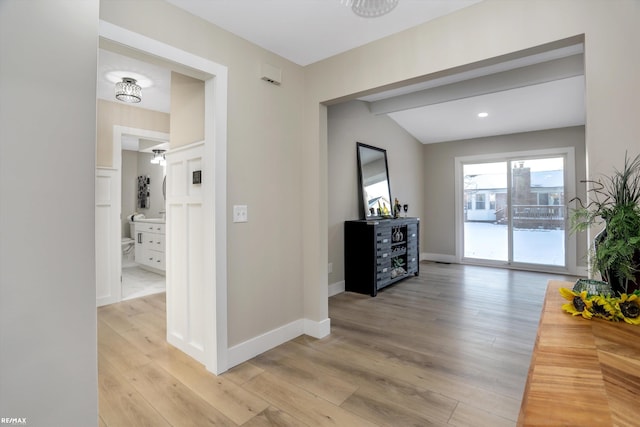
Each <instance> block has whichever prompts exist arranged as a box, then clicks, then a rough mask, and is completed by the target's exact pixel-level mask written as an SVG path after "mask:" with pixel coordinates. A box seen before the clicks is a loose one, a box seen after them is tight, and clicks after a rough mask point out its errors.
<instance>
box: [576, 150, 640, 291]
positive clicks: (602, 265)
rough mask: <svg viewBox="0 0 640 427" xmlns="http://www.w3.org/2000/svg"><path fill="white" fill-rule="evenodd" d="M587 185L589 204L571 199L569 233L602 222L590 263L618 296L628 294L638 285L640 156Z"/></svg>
mask: <svg viewBox="0 0 640 427" xmlns="http://www.w3.org/2000/svg"><path fill="white" fill-rule="evenodd" d="M583 182H586V183H588V184H589V185H590V188H588V190H587V193H589V195H591V198H590V201H589V203H588V204H586V205H585V204H584V203H583V202H582V200H581V199H580V198H577V197H576V198H574V199H572V201H573V200H576V201H577V202H578V207H577V208H576V209H574V210H572V212H571V216H570V219H571V230H572V232H576V231H585V230H587V229H588V228H589V227H591V226H592V225H594V224H601V223H602V222H604V229H603V230H602V231H601V232H600V233H599V234H598V235H596V237H595V238H594V248H593V250H592V251H591V257H590V263H591V267H592V271H593V270H597V271H599V272H600V275H601V276H602V279H603V280H604V281H606V282H608V283H609V285H610V286H611V288H612V289H613V290H614V291H615V292H617V293H618V294H623V293H631V292H633V291H634V290H636V289H638V288H639V285H640V206H639V203H640V155H637V156H636V157H635V158H634V159H633V160H630V159H629V158H628V157H627V154H626V153H625V158H624V167H623V168H622V170H614V173H613V174H612V175H611V176H605V177H603V178H600V179H597V180H586V181H583Z"/></svg>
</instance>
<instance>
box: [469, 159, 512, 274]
mask: <svg viewBox="0 0 640 427" xmlns="http://www.w3.org/2000/svg"><path fill="white" fill-rule="evenodd" d="M507 170H508V169H507V162H496V163H476V164H465V165H463V179H464V190H463V191H464V194H463V198H464V205H463V206H464V230H463V233H464V257H465V258H474V259H483V260H491V261H504V262H507V261H508V260H509V234H508V215H507V212H508V207H507V188H508V184H507V178H508V177H507Z"/></svg>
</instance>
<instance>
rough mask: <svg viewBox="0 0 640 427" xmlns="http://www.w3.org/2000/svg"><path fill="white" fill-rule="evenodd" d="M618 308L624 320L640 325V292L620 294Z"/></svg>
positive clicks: (619, 314)
mask: <svg viewBox="0 0 640 427" xmlns="http://www.w3.org/2000/svg"><path fill="white" fill-rule="evenodd" d="M616 309H617V310H618V316H620V317H621V318H622V320H624V321H625V322H627V323H630V324H632V325H640V298H638V294H636V293H633V294H631V295H627V294H622V295H620V299H619V300H618V301H617V302H616Z"/></svg>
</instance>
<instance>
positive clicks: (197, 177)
mask: <svg viewBox="0 0 640 427" xmlns="http://www.w3.org/2000/svg"><path fill="white" fill-rule="evenodd" d="M193 183H194V184H202V171H193Z"/></svg>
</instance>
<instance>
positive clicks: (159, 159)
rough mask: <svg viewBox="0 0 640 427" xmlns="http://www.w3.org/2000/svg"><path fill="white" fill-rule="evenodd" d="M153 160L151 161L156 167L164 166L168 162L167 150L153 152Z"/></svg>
mask: <svg viewBox="0 0 640 427" xmlns="http://www.w3.org/2000/svg"><path fill="white" fill-rule="evenodd" d="M152 151H153V158H152V159H151V163H152V164H154V165H164V164H165V163H166V160H165V158H164V152H165V150H152Z"/></svg>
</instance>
